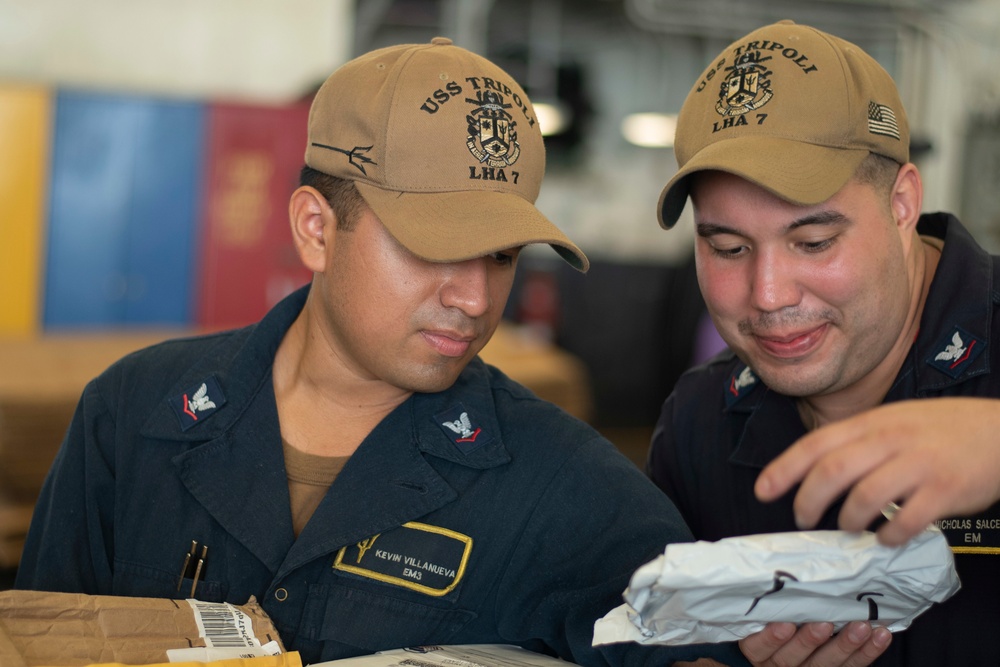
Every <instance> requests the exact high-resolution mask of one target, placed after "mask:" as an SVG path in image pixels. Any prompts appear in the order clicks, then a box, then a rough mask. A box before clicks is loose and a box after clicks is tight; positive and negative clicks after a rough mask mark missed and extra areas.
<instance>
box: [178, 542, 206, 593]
mask: <svg viewBox="0 0 1000 667" xmlns="http://www.w3.org/2000/svg"><path fill="white" fill-rule="evenodd" d="M197 553H198V541H197V540H191V548H190V549H188V552H187V553H186V554H184V564H183V566H181V573H180V575H179V576H178V577H177V592H178V593H180V590H181V586H182V585H183V584H184V578H185V577H187V576H188V572H189V571H190V570H191V568H194V573H193V574H191V575H190V577H191V594H190V596H189V597H192V598H193V597H194V594H195V591H196V590H197V589H198V580H199V579H200V578H201V576H202V574H204V570H205V561H206V559H207V557H208V545H207V544H203V545H202V547H201V556H197Z"/></svg>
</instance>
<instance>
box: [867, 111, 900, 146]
mask: <svg viewBox="0 0 1000 667" xmlns="http://www.w3.org/2000/svg"><path fill="white" fill-rule="evenodd" d="M868 131H869V132H871V133H872V134H881V135H883V136H886V137H892V138H893V139H899V126H898V125H896V114H894V113H893V112H892V109H890V108H889V107H887V106H886V105H884V104H877V103H875V102H869V103H868Z"/></svg>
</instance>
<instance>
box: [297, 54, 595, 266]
mask: <svg viewBox="0 0 1000 667" xmlns="http://www.w3.org/2000/svg"><path fill="white" fill-rule="evenodd" d="M305 161H306V164H307V165H309V166H310V167H312V168H313V169H317V170H319V171H322V172H324V173H327V174H330V175H332V176H339V177H341V178H347V179H350V180H352V181H354V182H355V184H356V185H357V188H358V190H359V191H360V192H361V195H362V196H363V197H364V198H365V201H366V202H367V203H368V205H369V206H370V207H371V209H372V210H373V211H374V212H375V214H376V215H377V216H378V217H379V218H380V219H381V221H382V224H383V225H385V227H386V229H388V230H389V233H391V234H392V235H393V237H395V238H396V240H397V241H399V242H400V243H401V244H403V246H405V247H406V248H407V249H408V250H409V251H410V252H412V253H414V254H415V255H417V256H418V257H422V258H424V259H427V260H430V261H435V262H455V261H462V260H466V259H471V258H474V257H482V256H484V255H488V254H490V253H494V252H497V251H500V250H506V249H508V248H513V247H517V246H523V245H527V244H531V243H548V244H550V245H551V246H552V248H553V249H554V250H555V251H556V252H557V253H559V254H560V255H561V256H562V257H563V259H565V260H566V261H567V262H569V263H570V264H571V265H572V266H573V267H575V268H577V269H579V270H580V271H586V270H587V269H588V268H589V266H590V263H589V262H588V260H587V257H586V255H584V254H583V252H582V251H581V250H580V249H579V248H578V247H577V246H576V245H575V244H574V243H573V242H572V241H570V240H569V239H568V238H567V237H566V235H565V234H563V233H562V232H561V231H560V230H559V228H558V227H556V226H555V225H554V224H553V223H552V222H550V221H549V220H548V219H547V218H546V217H545V216H544V215H542V214H541V213H540V212H539V211H538V209H536V208H535V206H534V202H535V200H536V199H537V198H538V191H539V189H540V187H541V184H542V176H543V174H544V173H545V146H544V144H543V143H542V134H541V131H540V129H539V125H538V117H537V116H536V115H535V111H534V109H533V108H532V106H531V102H530V101H529V100H528V96H527V95H525V93H524V90H522V89H521V87H520V86H519V85H518V84H517V82H515V81H514V79H513V78H512V77H511V76H510V75H509V74H507V73H506V72H504V71H503V70H502V69H500V68H499V67H497V66H496V65H494V64H493V63H491V62H490V61H488V60H486V59H485V58H483V57H481V56H478V55H476V54H474V53H472V52H470V51H467V50H465V49H462V48H460V47H457V46H454V45H453V44H452V43H451V40H449V39H447V38H444V37H435V38H434V39H432V40H431V42H430V43H429V44H404V45H401V46H393V47H389V48H384V49H379V50H376V51H372V52H371V53H368V54H366V55H363V56H361V57H359V58H356V59H354V60H352V61H350V62H349V63H347V64H345V65H343V66H342V67H340V68H339V69H337V70H336V71H335V72H334V73H333V74H331V75H330V77H329V78H328V79H327V80H326V82H325V83H324V84H323V85H322V86H321V87H320V89H319V92H317V93H316V97H315V98H314V100H313V103H312V108H311V109H310V112H309V139H308V145H307V147H306V156H305Z"/></svg>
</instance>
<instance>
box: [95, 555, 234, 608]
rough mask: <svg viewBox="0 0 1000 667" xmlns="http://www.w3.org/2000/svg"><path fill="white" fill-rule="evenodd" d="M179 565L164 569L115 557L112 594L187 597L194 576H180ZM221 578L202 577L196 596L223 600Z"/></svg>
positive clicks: (206, 599)
mask: <svg viewBox="0 0 1000 667" xmlns="http://www.w3.org/2000/svg"><path fill="white" fill-rule="evenodd" d="M179 578H180V568H179V567H178V571H177V572H174V573H169V572H164V571H163V570H159V569H156V568H153V567H149V566H147V565H140V564H139V563H133V562H131V561H126V560H121V559H115V575H114V584H113V590H112V595H127V596H131V597H148V598H172V599H175V600H184V599H186V598H189V597H192V595H191V586H192V584H193V583H194V580H193V578H192V577H190V576H187V577H184V578H183V579H180V589H178V579H179ZM223 588H224V587H223V586H222V584H221V583H219V582H218V581H214V580H212V579H205V578H202V577H199V579H198V585H197V587H196V588H195V594H194V596H193V597H195V598H197V599H199V600H204V601H206V602H223V601H224V600H225V590H223Z"/></svg>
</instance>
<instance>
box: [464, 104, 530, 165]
mask: <svg viewBox="0 0 1000 667" xmlns="http://www.w3.org/2000/svg"><path fill="white" fill-rule="evenodd" d="M465 101H466V102H468V103H469V104H474V105H475V106H476V108H475V109H473V110H472V111H471V112H470V113H469V115H468V116H466V117H465V119H466V121H468V123H469V134H468V137H466V141H465V144H466V146H468V147H469V152H470V153H472V155H473V156H475V158H476V159H477V160H479V162H480V163H482V164H484V165H487V166H490V167H500V168H502V167H508V166H510V165H512V164H514V163H515V162H517V158H518V156H519V155H520V154H521V146H520V144H518V143H517V131H516V129H515V128H516V127H517V122H516V121H514V119H513V118H512V117H511V115H510V114H509V113H508V112H507V109H510V108H511V105H510V104H505V103H504V100H503V96H502V95H501V94H500V93H498V92H496V91H492V90H485V91H482V90H481V91H476V98H475V99H470V98H466V99H465Z"/></svg>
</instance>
